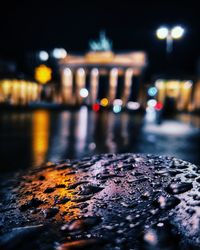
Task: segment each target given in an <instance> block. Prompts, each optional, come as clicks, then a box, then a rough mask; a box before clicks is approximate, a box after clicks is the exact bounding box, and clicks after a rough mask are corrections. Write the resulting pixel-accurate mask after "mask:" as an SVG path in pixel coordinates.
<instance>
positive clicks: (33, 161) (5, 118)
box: [0, 107, 200, 171]
mask: <svg viewBox="0 0 200 250" xmlns="http://www.w3.org/2000/svg"><path fill="white" fill-rule="evenodd" d="M177 120H178V121H179V122H180V123H182V124H185V125H184V126H187V125H188V126H190V127H188V131H189V130H191V129H192V126H194V127H196V129H193V133H189V132H190V131H189V132H188V133H186V132H184V133H180V131H178V132H179V133H176V131H175V132H174V133H173V136H170V133H162V131H163V128H164V127H166V126H167V122H166V124H165V122H164V123H163V124H164V125H160V127H159V125H154V126H148V124H147V121H146V119H145V118H144V116H143V115H141V114H128V113H120V114H117V115H116V114H114V113H112V112H101V113H94V112H92V111H88V110H87V108H86V107H82V108H81V109H80V110H78V111H74V112H70V111H61V112H55V111H53V112H52V111H47V110H37V111H33V112H21V113H20V112H18V113H17V112H8V113H1V116H0V165H1V170H3V171H4V170H14V169H17V168H27V167H37V166H39V165H41V164H42V163H43V162H46V161H52V162H54V161H58V160H62V159H65V158H70V159H73V158H79V157H83V156H87V155H93V154H96V153H98V154H99V153H106V152H111V153H123V152H141V153H157V154H172V155H175V156H177V157H181V158H183V159H186V160H191V161H193V162H195V163H197V162H198V161H199V160H200V159H199V158H200V157H199V156H198V150H199V126H200V118H199V117H197V116H191V115H179V116H177V119H176V121H174V120H171V121H170V124H171V125H170V126H171V127H173V123H174V124H175V123H177ZM156 126H158V127H156ZM161 127H162V128H161ZM179 127H180V128H181V126H179ZM151 128H153V129H151ZM185 131H187V129H185ZM189 136H191V140H189ZM149 138H153V140H152V139H149Z"/></svg>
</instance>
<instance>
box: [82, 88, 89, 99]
mask: <svg viewBox="0 0 200 250" xmlns="http://www.w3.org/2000/svg"><path fill="white" fill-rule="evenodd" d="M88 94H89V92H88V90H87V89H86V88H82V89H80V96H81V97H83V98H86V97H88Z"/></svg>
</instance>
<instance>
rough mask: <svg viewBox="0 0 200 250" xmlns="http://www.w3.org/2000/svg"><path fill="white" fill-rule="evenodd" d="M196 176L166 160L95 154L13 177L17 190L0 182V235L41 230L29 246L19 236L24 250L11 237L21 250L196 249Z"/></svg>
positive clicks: (199, 233)
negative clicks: (30, 228) (28, 228)
mask: <svg viewBox="0 0 200 250" xmlns="http://www.w3.org/2000/svg"><path fill="white" fill-rule="evenodd" d="M58 170H59V171H58ZM197 170H199V168H198V167H197V166H195V165H193V164H190V163H187V162H185V161H182V160H179V159H175V158H173V157H166V156H154V155H148V156H145V155H140V154H109V155H108V154H102V155H94V156H92V157H88V158H84V159H83V160H70V161H69V160H63V161H62V162H58V163H56V164H54V165H51V166H49V167H47V166H45V165H44V167H41V168H39V169H37V170H34V171H33V170H32V171H27V172H25V174H24V175H23V174H21V173H19V174H18V177H15V178H18V182H17V183H18V184H16V181H12V180H11V181H9V180H5V182H6V184H5V183H0V185H1V187H0V188H1V190H0V197H1V201H0V203H1V204H0V217H1V222H0V223H1V224H0V225H1V227H0V234H1V235H3V239H4V240H5V238H6V237H7V236H5V235H7V234H10V232H12V229H14V228H15V227H19V226H20V227H26V226H35V225H38V224H42V225H47V226H46V228H45V230H44V232H43V233H41V234H39V235H37V238H36V240H27V238H26V237H25V238H23V237H22V236H19V239H20V242H21V243H23V246H22V245H20V246H19V245H18V243H15V242H17V241H18V236H17V237H14V238H12V240H11V241H9V244H10V242H13V243H14V245H13V246H14V247H13V248H11V249H20V250H26V249H29V248H31V250H38V249H43V250H49V249H68V250H69V249H86V250H89V249H92V250H93V249H94V250H96V249H100V250H126V249H127V250H147V249H148V250H158V249H159V250H187V249H195V250H196V249H198V246H199V242H200V226H199V216H200V214H199V206H200V205H199V204H200V200H199V199H200V198H199V197H200V185H199V183H200V180H199V179H200V177H199V175H198V173H197ZM44 177H45V178H44ZM22 231H23V230H22ZM23 232H25V231H23ZM30 235H31V234H30ZM20 237H21V238H20ZM28 237H29V236H28ZM0 239H2V238H1V237H0ZM4 242H5V241H4ZM7 242H8V241H7ZM21 243H20V244H21ZM9 244H8V245H9ZM0 249H2V248H1V245H0ZM4 249H5V250H7V249H6V248H5V247H4V248H3V250H4ZM8 250H9V248H8Z"/></svg>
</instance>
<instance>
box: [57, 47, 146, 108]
mask: <svg viewBox="0 0 200 250" xmlns="http://www.w3.org/2000/svg"><path fill="white" fill-rule="evenodd" d="M145 66H146V54H145V53H144V52H130V53H124V54H114V53H113V52H111V51H92V52H89V53H87V54H86V55H84V56H75V55H68V56H67V57H66V58H64V59H63V60H61V61H60V73H61V96H62V103H64V104H66V105H80V104H82V103H83V102H84V101H85V102H86V103H87V104H88V105H92V104H94V103H95V102H97V101H100V100H101V99H102V98H107V99H108V101H109V104H110V105H112V103H113V101H114V100H115V99H121V100H122V102H123V105H125V104H126V103H127V102H128V101H129V100H131V101H134V102H137V101H138V92H139V81H138V79H139V78H140V77H141V75H142V74H143V70H144V68H145ZM83 88H84V89H87V90H88V96H87V99H85V98H83V97H82V96H81V95H80V91H81V89H83Z"/></svg>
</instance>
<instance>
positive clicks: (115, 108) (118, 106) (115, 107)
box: [113, 105, 122, 114]
mask: <svg viewBox="0 0 200 250" xmlns="http://www.w3.org/2000/svg"><path fill="white" fill-rule="evenodd" d="M121 110H122V107H121V105H114V106H113V112H114V113H116V114H117V113H119V112H121Z"/></svg>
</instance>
